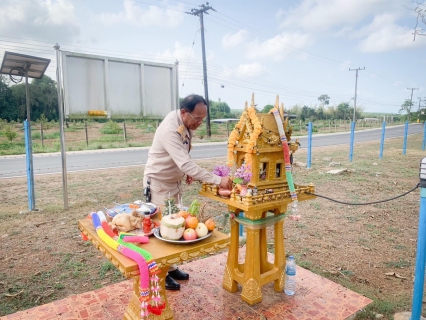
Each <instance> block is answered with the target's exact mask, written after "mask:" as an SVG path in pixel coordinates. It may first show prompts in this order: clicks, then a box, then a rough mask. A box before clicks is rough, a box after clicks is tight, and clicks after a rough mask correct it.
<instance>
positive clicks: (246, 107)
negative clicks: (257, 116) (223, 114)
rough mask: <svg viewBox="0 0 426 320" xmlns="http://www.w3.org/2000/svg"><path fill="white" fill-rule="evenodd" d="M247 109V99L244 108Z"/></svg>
mask: <svg viewBox="0 0 426 320" xmlns="http://www.w3.org/2000/svg"><path fill="white" fill-rule="evenodd" d="M247 109H248V102H247V101H246V104H245V106H244V110H247Z"/></svg>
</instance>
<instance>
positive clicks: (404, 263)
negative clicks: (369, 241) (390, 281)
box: [384, 258, 411, 269]
mask: <svg viewBox="0 0 426 320" xmlns="http://www.w3.org/2000/svg"><path fill="white" fill-rule="evenodd" d="M384 264H385V265H386V267H388V268H400V269H402V268H406V267H409V266H411V262H410V261H407V260H404V259H401V258H400V259H399V261H387V262H384Z"/></svg>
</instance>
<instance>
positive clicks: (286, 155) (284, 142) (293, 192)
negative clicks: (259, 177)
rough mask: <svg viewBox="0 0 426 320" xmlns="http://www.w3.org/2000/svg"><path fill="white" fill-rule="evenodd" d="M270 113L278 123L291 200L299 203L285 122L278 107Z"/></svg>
mask: <svg viewBox="0 0 426 320" xmlns="http://www.w3.org/2000/svg"><path fill="white" fill-rule="evenodd" d="M270 112H271V113H273V114H274V118H275V122H276V123H277V127H278V132H279V134H280V139H281V144H282V147H283V153H284V164H285V177H286V178H287V183H288V187H289V189H290V195H291V200H292V201H297V193H296V189H295V188H294V181H293V175H292V174H291V163H290V148H289V147H288V143H287V138H286V136H285V132H284V127H283V122H282V120H281V116H280V113H279V111H278V108H277V107H275V108H273V109H271V111H270Z"/></svg>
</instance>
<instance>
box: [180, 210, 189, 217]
mask: <svg viewBox="0 0 426 320" xmlns="http://www.w3.org/2000/svg"><path fill="white" fill-rule="evenodd" d="M178 216H179V217H182V218H184V219H186V218H188V216H189V212H188V211H183V210H181V211H179V212H178Z"/></svg>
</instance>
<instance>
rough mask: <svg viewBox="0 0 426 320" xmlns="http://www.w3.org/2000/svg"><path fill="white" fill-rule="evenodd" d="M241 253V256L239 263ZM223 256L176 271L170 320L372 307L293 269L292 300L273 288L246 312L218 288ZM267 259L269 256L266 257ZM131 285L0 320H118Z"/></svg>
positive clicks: (346, 313) (290, 318)
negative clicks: (181, 273)
mask: <svg viewBox="0 0 426 320" xmlns="http://www.w3.org/2000/svg"><path fill="white" fill-rule="evenodd" d="M243 255H244V252H242V257H241V258H243ZM226 257H227V253H222V254H218V255H215V256H211V257H208V258H206V259H202V260H197V261H194V262H190V263H188V264H185V265H182V266H180V268H181V269H182V270H185V271H187V272H189V274H190V279H189V280H188V281H181V290H180V291H167V294H168V299H169V303H170V306H171V308H172V310H173V311H174V313H175V320H199V319H204V320H210V319H211V320H228V319H229V320H231V319H235V320H237V319H240V320H249V319H253V320H259V319H260V318H261V315H263V316H265V317H266V318H267V319H268V320H282V319H286V320H308V319H309V320H340V319H342V320H343V319H350V318H352V317H353V316H354V315H355V314H356V313H357V312H358V311H359V310H360V309H362V308H364V307H365V306H367V305H368V304H370V303H371V302H372V301H371V300H370V299H368V298H366V297H364V296H362V295H359V294H357V293H355V292H353V291H351V290H348V289H346V288H345V287H342V286H341V285H338V284H336V283H334V282H332V281H330V280H328V279H325V278H322V277H320V276H318V275H316V274H314V273H312V272H310V271H308V270H306V269H303V268H301V267H298V268H297V285H296V294H295V296H293V297H289V296H287V295H286V294H285V293H283V292H282V293H278V292H275V291H274V289H273V283H270V284H268V285H266V286H264V287H263V288H262V294H263V301H262V302H261V303H258V304H256V305H254V306H249V305H248V304H247V303H245V302H244V301H242V300H241V297H240V294H241V292H236V293H229V292H228V291H226V290H224V289H223V288H222V277H223V272H224V266H225V264H226ZM270 258H271V259H273V255H271V256H270ZM131 289H132V283H131V282H130V281H123V282H121V283H117V284H113V285H110V286H107V287H105V288H102V289H98V290H95V291H90V292H86V293H82V294H79V295H72V296H70V297H68V298H66V299H63V300H58V301H54V302H51V303H48V304H45V305H42V306H39V307H36V308H32V309H28V310H25V311H21V312H17V313H14V314H11V315H8V316H4V317H1V318H0V319H1V320H12V319H13V320H17V319H20V320H30V319H31V320H42V319H43V320H51V319H67V320H83V319H90V320H91V319H102V320H119V319H122V318H123V314H124V310H125V309H126V306H127V304H128V302H129V297H130V295H131Z"/></svg>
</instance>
